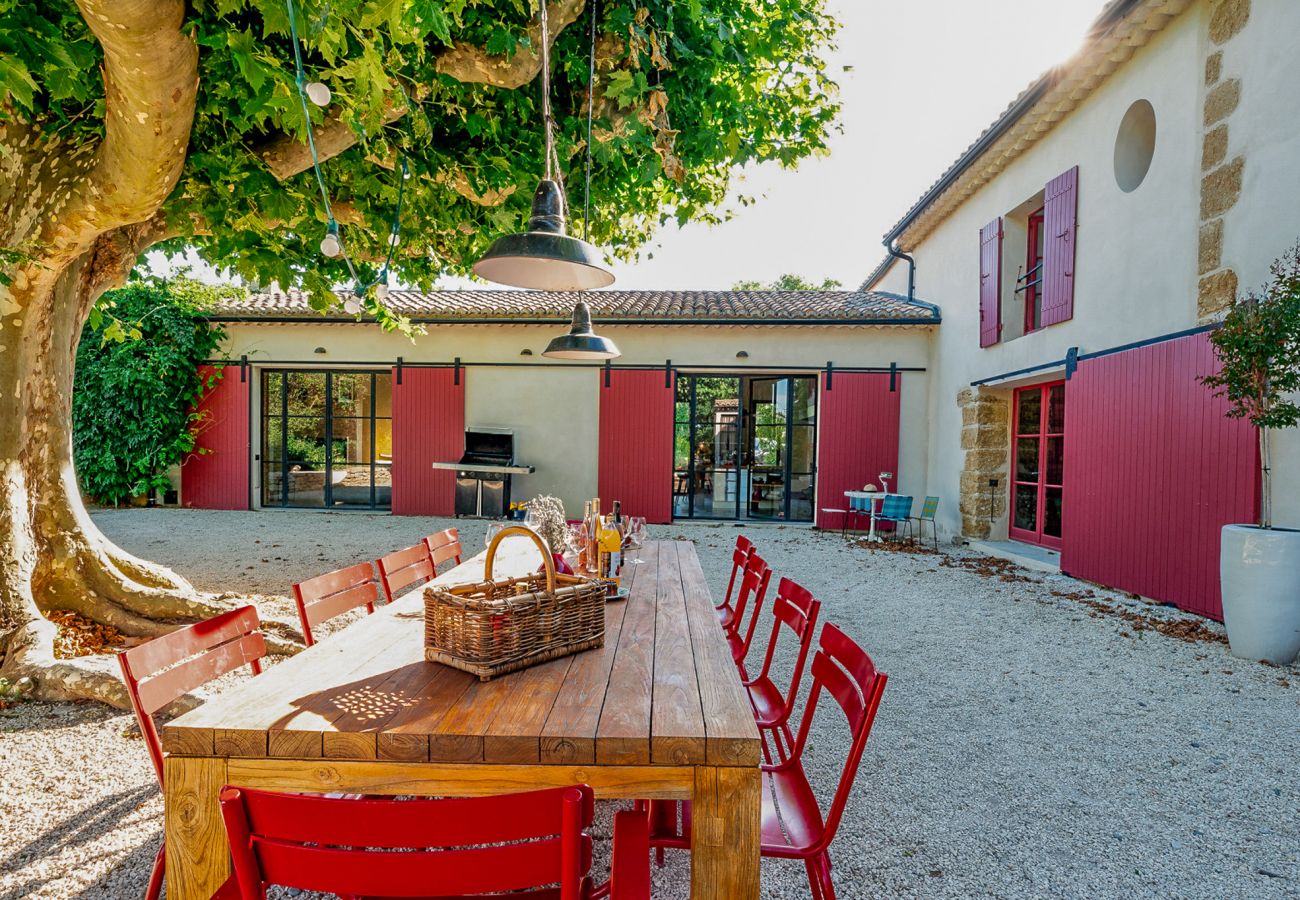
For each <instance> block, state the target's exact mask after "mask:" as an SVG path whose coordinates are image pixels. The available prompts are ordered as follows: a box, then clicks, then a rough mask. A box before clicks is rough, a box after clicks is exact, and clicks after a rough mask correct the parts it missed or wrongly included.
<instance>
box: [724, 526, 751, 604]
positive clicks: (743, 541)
mask: <svg viewBox="0 0 1300 900" xmlns="http://www.w3.org/2000/svg"><path fill="white" fill-rule="evenodd" d="M753 552H754V542H753V541H751V540H750V539H749V538H747V537H745V536H744V535H743V534H742V535H737V537H736V549H735V550H732V551H731V578H729V579H728V580H727V595H726V598H725V599H724V600H723V601H722V606H723V607H725V608H726V609H730V608H731V594H732V591H733V590H734V589H735V587H736V574H737V573H738V572H741V571H743V570H744V568H745V563H747V562H749V555H750V554H751V553H753Z"/></svg>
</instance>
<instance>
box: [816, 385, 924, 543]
mask: <svg viewBox="0 0 1300 900" xmlns="http://www.w3.org/2000/svg"><path fill="white" fill-rule="evenodd" d="M889 379H890V376H889V375H888V374H886V373H883V372H880V373H877V372H844V373H840V372H836V373H835V374H834V375H833V377H832V379H831V383H830V384H829V385H827V383H826V376H825V375H822V376H821V398H820V402H819V405H818V408H817V421H818V423H819V425H818V429H817V430H818V434H817V527H818V528H839V527H840V525H841V522H840V517H839V516H831V515H828V514H825V513H823V512H822V511H821V510H822V509H823V508H830V509H845V508H846V507H847V506H848V498H847V497H845V496H844V492H845V491H860V490H862V487H863V485H866V484H874V485H876V487H883V485H881V484H880V483H879V481H880V473H881V472H893V473H894V480H893V481H891V482H890V484H889V487H890V490H896V489H897V487H898V480H897V478H898V413H899V398H900V397H901V396H902V391H903V377H902V376H901V375H898V376H895V389H894V390H892V391H891V390H890V389H889ZM830 518H834V521H828V520H829V519H830Z"/></svg>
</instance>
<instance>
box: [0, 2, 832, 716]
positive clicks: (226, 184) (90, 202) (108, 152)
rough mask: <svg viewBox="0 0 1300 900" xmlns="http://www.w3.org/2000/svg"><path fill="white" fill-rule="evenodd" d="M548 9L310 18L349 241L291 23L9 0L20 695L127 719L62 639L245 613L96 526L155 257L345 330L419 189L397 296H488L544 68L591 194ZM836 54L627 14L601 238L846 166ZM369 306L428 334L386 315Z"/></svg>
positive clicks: (450, 9) (583, 81)
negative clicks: (318, 309) (110, 342)
mask: <svg viewBox="0 0 1300 900" xmlns="http://www.w3.org/2000/svg"><path fill="white" fill-rule="evenodd" d="M547 8H548V13H549V21H550V28H549V31H550V33H549V34H548V35H546V36H545V38H543V36H542V34H541V33H540V28H539V27H538V25H537V24H536V16H537V10H536V5H535V3H530V2H529V0H300V2H298V3H297V25H298V34H299V41H298V49H299V50H300V51H301V53H302V55H303V60H304V64H305V66H306V71H307V80H308V81H319V82H321V83H323V84H325V85H327V86H328V87H329V88H330V89H331V91H332V93H333V99H332V101H331V102H330V103H329V104H328V106H326V107H323V108H319V107H316V106H312V107H311V108H310V114H311V116H312V121H311V126H310V128H311V132H312V134H313V136H314V138H315V142H316V146H317V148H318V151H319V156H320V158H321V160H322V161H323V173H324V186H325V188H326V189H327V192H328V195H329V197H330V203H331V211H330V213H327V211H326V208H325V202H324V200H323V199H322V191H321V187H320V185H318V184H317V182H316V177H315V175H314V173H313V171H312V167H311V155H310V153H309V151H308V146H307V143H306V137H307V133H308V126H307V124H306V121H305V117H304V110H303V105H302V103H301V100H300V97H299V94H298V88H297V83H296V80H295V68H294V64H293V59H294V49H295V48H294V43H293V42H292V41H291V39H290V22H289V9H288V7H287V6H286V4H285V2H284V0H189V2H186V0H39V2H36V3H32V2H30V0H0V658H3V664H2V665H0V675H4V676H5V677H8V678H10V679H15V678H18V677H20V676H24V675H26V676H30V677H31V678H33V679H34V680H35V683H36V694H37V696H43V697H47V698H58V697H94V698H99V699H103V700H106V701H108V702H113V703H121V702H122V701H123V697H124V695H123V693H122V691H121V686H120V684H119V683H118V682H117V680H116V678H114V677H113V675H112V672H113V670H112V666H111V665H110V664H109V663H108V661H107V660H106V659H104V658H102V657H99V658H96V657H88V658H84V659H78V660H59V659H55V658H54V655H53V651H52V642H53V638H54V630H55V629H54V625H53V623H51V622H50V621H49V620H47V619H46V618H45V617H44V615H43V613H44V612H49V611H52V610H55V609H60V610H73V611H75V612H77V613H80V614H82V615H85V616H87V617H90V618H91V619H94V620H95V621H98V622H100V623H103V624H106V625H112V626H114V627H116V628H118V629H120V630H121V631H122V632H124V633H125V634H128V635H136V636H148V635H154V634H158V633H161V632H164V631H166V630H168V629H170V628H173V627H175V625H176V624H177V623H179V622H183V621H187V620H192V619H194V618H196V617H200V616H205V615H209V614H212V613H214V612H216V611H217V609H218V604H217V603H216V601H214V600H213V599H212V598H210V597H205V596H203V595H201V594H199V593H197V592H196V591H195V590H194V589H193V588H192V587H191V586H190V585H189V584H188V583H187V582H186V581H185V580H184V579H182V578H180V577H178V576H177V575H176V574H174V573H173V572H171V571H169V570H167V569H165V568H163V567H161V566H158V565H155V564H153V563H149V562H146V561H144V560H141V559H138V558H136V557H134V556H132V555H131V554H129V553H126V552H125V551H123V550H122V549H120V548H118V547H116V546H114V545H113V544H112V543H111V542H110V541H108V540H107V539H106V538H105V537H104V536H103V535H102V534H101V533H100V532H99V530H98V529H97V528H96V527H95V525H94V523H93V522H92V521H91V519H90V517H89V516H88V515H87V512H86V509H85V508H84V506H83V504H82V501H81V497H80V495H79V493H78V490H77V481H76V478H75V475H74V471H73V462H72V453H71V439H70V430H71V424H70V422H71V420H70V412H69V410H70V394H71V390H72V378H73V363H74V360H75V356H76V349H77V341H78V337H79V335H80V334H81V331H82V325H83V323H84V322H85V321H86V319H87V317H88V315H89V314H90V312H91V310H92V309H93V308H94V306H95V304H96V301H97V300H98V299H99V297H100V296H101V294H103V292H104V291H105V290H107V289H110V288H113V287H117V286H119V285H121V284H122V283H123V282H124V281H125V279H126V278H127V275H128V273H129V272H130V271H131V269H132V268H133V267H134V266H135V265H136V264H137V262H138V261H139V259H140V256H141V254H142V253H143V252H144V251H146V250H147V249H149V248H151V247H161V248H163V249H171V250H177V249H179V248H182V247H193V248H195V249H196V250H197V251H198V252H199V254H200V255H201V256H203V257H204V258H205V259H207V260H208V261H210V262H212V263H214V264H216V265H218V266H220V267H223V268H225V269H227V270H229V271H232V272H234V273H237V274H239V275H241V276H244V277H247V278H250V279H257V280H259V281H261V282H262V283H269V282H270V281H272V280H278V281H279V282H280V283H281V284H285V285H287V284H302V285H305V286H306V287H308V288H309V289H311V290H312V291H313V296H314V298H315V299H314V301H313V302H314V303H319V304H320V305H321V306H322V307H324V306H326V305H328V304H331V303H335V302H337V301H336V300H335V297H334V295H333V294H332V293H330V291H329V288H330V287H332V286H335V285H338V284H341V283H349V282H350V281H351V276H350V275H349V274H348V273H347V272H346V271H345V269H344V268H343V265H342V262H341V260H340V259H329V258H326V257H324V256H322V255H321V253H320V250H319V244H320V241H321V239H322V237H323V236H324V234H325V230H326V227H327V221H328V220H329V218H330V216H331V215H332V216H333V217H334V218H336V219H337V220H338V221H339V222H340V223H342V233H343V241H344V244H345V246H346V247H347V248H348V250H349V252H350V255H351V256H352V258H353V259H354V260H356V261H357V264H358V265H359V266H360V267H361V268H362V270H363V271H362V273H361V274H362V277H363V279H365V280H367V281H368V280H372V279H373V278H374V277H375V274H376V268H377V266H378V265H379V261H380V260H382V259H383V258H384V257H385V256H386V255H387V250H388V238H389V234H390V227H391V223H392V221H393V219H394V215H395V207H396V203H397V191H398V185H399V180H400V179H401V172H402V169H403V165H404V166H405V168H406V170H407V171H408V172H409V173H410V178H409V179H407V180H406V181H405V197H404V200H405V203H404V211H403V215H402V217H401V239H400V244H399V245H398V247H397V249H396V251H395V253H394V254H393V255H394V262H393V270H394V274H395V276H396V277H397V278H398V279H400V280H401V281H402V282H403V283H407V284H421V285H427V284H429V283H431V282H432V280H433V279H434V278H436V277H437V276H438V275H440V274H442V273H449V272H463V271H465V269H466V268H467V266H468V265H469V264H470V263H471V262H472V261H473V260H474V259H475V258H476V257H477V255H478V254H480V253H481V252H482V251H483V250H484V249H486V247H487V245H488V243H489V242H490V241H491V239H492V238H493V237H495V236H496V235H498V234H500V233H502V232H506V231H514V230H519V228H520V227H521V225H522V224H523V222H524V221H525V219H526V217H527V209H528V203H529V200H530V197H531V194H532V190H533V188H534V186H535V185H536V181H537V178H538V176H539V174H540V172H541V170H542V155H543V154H542V138H541V128H540V123H539V110H540V96H539V91H538V87H537V86H538V81H539V79H538V78H537V76H538V73H539V70H540V62H539V53H538V51H539V49H540V46H541V44H540V42H541V41H542V40H543V39H546V40H548V41H551V42H552V43H551V46H552V57H553V59H552V71H553V79H554V90H553V94H554V99H555V104H556V126H557V127H556V130H557V134H558V150H559V153H558V155H559V161H560V166H561V169H562V171H564V172H566V173H567V174H568V176H569V177H568V179H567V180H568V182H569V186H570V191H571V193H574V194H577V191H576V190H575V188H577V187H578V186H579V185H580V182H581V172H582V169H583V154H584V150H585V144H584V141H583V138H584V134H585V124H586V117H587V106H588V104H587V99H586V98H587V88H588V84H589V77H588V48H589V40H590V38H589V32H588V19H587V14H589V13H590V10H589V9H587V8H586V7H585V4H584V2H583V0H551V2H550V3H549V5H548V7H547ZM834 29H835V23H834V22H833V21H832V20H831V19H830V18H829V17H828V15H827V13H826V10H825V8H824V4H823V2H822V0H686V2H680V0H636V2H623V0H606V2H604V3H601V4H600V5H599V8H598V26H597V38H596V48H597V49H596V58H597V76H596V80H595V85H594V87H595V92H594V93H595V98H596V99H595V102H594V104H591V106H592V110H591V111H592V113H593V115H594V119H595V123H594V127H595V130H594V134H595V140H594V141H593V142H592V151H593V156H594V164H593V190H592V216H591V239H592V240H593V241H594V242H597V243H599V244H603V245H605V246H607V247H608V248H610V249H611V250H612V251H613V252H615V253H618V254H622V255H627V254H632V253H634V252H635V251H636V248H637V247H638V246H639V245H641V244H642V243H644V242H645V241H646V240H647V239H648V238H649V236H650V235H651V234H652V233H653V232H654V230H655V229H656V228H657V227H659V226H661V225H663V224H665V223H667V222H670V221H677V222H685V221H692V220H706V221H707V220H711V219H714V218H716V217H717V216H719V215H721V214H724V213H723V212H721V210H722V209H723V206H722V204H723V203H724V200H725V198H726V196H727V195H728V191H729V188H730V186H731V181H732V177H733V174H734V173H735V171H736V169H737V167H738V166H740V165H743V164H746V163H750V162H762V161H777V162H779V163H781V164H783V165H794V164H795V163H797V162H798V161H799V160H800V159H802V158H804V157H807V156H808V155H810V154H813V153H817V152H820V151H822V150H824V147H825V141H826V138H827V135H828V133H829V131H830V130H831V129H832V128H833V121H834V117H835V114H836V112H837V107H836V102H835V99H834V84H833V83H832V82H831V80H830V79H829V77H828V75H827V70H826V64H825V62H824V58H825V51H826V49H827V48H828V45H829V42H830V41H831V39H832V37H833V34H834ZM574 206H575V208H580V204H579V203H575V204H574ZM579 224H580V223H579ZM365 304H366V313H367V314H369V315H372V316H374V317H376V318H377V319H379V320H380V322H381V323H383V324H385V325H386V326H388V327H401V324H402V323H401V322H400V321H399V320H397V319H396V318H395V317H394V316H391V315H389V314H388V313H387V311H386V310H385V309H384V308H383V306H382V302H381V300H380V298H377V297H376V296H375V294H374V292H373V291H372V292H371V293H370V294H369V295H368V296H367V297H366V300H365Z"/></svg>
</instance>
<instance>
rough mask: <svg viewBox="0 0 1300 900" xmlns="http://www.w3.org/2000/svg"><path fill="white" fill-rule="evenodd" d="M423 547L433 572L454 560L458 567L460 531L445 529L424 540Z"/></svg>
mask: <svg viewBox="0 0 1300 900" xmlns="http://www.w3.org/2000/svg"><path fill="white" fill-rule="evenodd" d="M424 546H425V547H427V548H428V550H429V558H430V559H431V560H432V561H433V570H434V571H435V572H437V571H438V566H440V565H442V564H443V563H445V562H448V561H449V560H455V562H456V565H460V555H461V548H460V531H458V530H457V529H455V528H447V529H444V530H442V531H438V532H435V533H434V534H431V535H429V536H428V537H426V538H425V539H424Z"/></svg>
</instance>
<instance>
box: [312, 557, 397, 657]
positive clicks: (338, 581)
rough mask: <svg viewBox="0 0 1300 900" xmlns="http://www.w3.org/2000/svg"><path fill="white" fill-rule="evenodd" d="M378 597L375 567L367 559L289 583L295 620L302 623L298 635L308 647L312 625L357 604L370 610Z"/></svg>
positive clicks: (373, 609) (346, 610)
mask: <svg viewBox="0 0 1300 900" xmlns="http://www.w3.org/2000/svg"><path fill="white" fill-rule="evenodd" d="M378 599H379V585H378V584H377V583H376V582H375V570H374V568H373V567H372V566H371V564H370V563H368V562H363V563H357V564H356V565H355V566H348V567H347V568H346V569H335V570H334V571H333V572H326V573H325V574H324V575H317V576H316V577H315V578H308V579H307V580H306V581H300V582H298V583H297V584H295V585H294V586H293V602H294V603H295V604H297V606H298V621H299V622H301V623H302V636H303V638H304V639H305V640H306V641H307V646H308V647H310V646H311V645H312V644H314V643H316V639H315V638H314V637H312V633H311V627H312V626H313V625H319V624H320V623H321V622H325V621H328V620H329V619H332V618H334V617H335V616H340V615H342V614H343V613H345V612H348V611H349V610H353V609H356V608H357V607H358V606H364V607H365V608H366V612H367V613H372V612H374V611H375V601H376V600H378Z"/></svg>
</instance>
